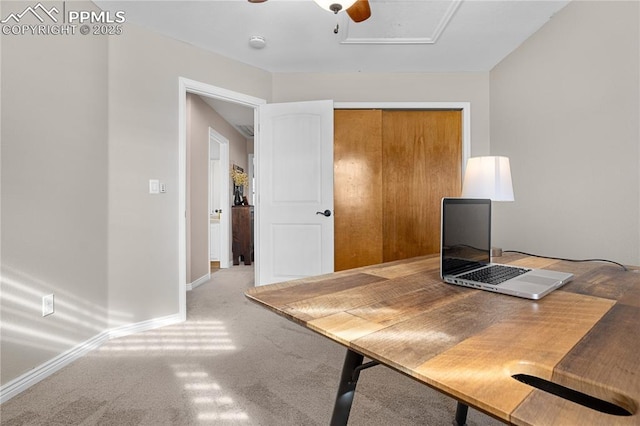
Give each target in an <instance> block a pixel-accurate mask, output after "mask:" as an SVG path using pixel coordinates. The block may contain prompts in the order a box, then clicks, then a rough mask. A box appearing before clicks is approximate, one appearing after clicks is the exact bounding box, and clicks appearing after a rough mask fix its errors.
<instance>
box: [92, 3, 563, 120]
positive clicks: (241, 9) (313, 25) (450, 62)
mask: <svg viewBox="0 0 640 426" xmlns="http://www.w3.org/2000/svg"><path fill="white" fill-rule="evenodd" d="M336 1H339V0H336ZM568 2H569V0H559V1H554V0H542V1H536V0H496V1H485V0H464V1H463V0H369V3H370V6H371V14H372V15H371V18H369V19H368V20H366V21H364V22H361V23H354V22H352V21H351V20H350V19H349V17H348V16H347V15H346V13H344V12H340V13H338V15H334V14H333V13H331V12H328V11H326V10H324V9H322V8H320V7H319V6H318V5H317V4H316V3H314V1H313V0H269V1H266V2H264V3H249V2H248V1H247V0H208V1H207V0H200V1H185V0H180V1H171V0H169V1H167V0H162V1H147V0H143V1H141V0H126V1H116V0H98V1H95V3H96V4H97V5H98V6H99V7H101V8H102V9H104V10H112V11H117V10H123V11H124V12H125V16H126V21H127V22H128V23H133V24H137V25H140V26H142V27H145V28H148V29H151V30H152V31H155V32H158V33H161V34H164V35H166V36H169V37H171V38H174V39H177V40H181V41H184V42H186V43H189V44H192V45H194V46H198V47H200V48H203V49H205V50H209V51H212V52H216V53H219V54H221V55H224V56H226V57H228V58H232V59H235V60H237V61H239V62H243V63H246V64H249V65H252V66H255V67H257V68H261V69H264V70H266V71H269V72H272V73H287V72H332V73H334V72H447V73H449V72H488V71H490V70H491V69H492V68H493V67H494V66H495V65H497V64H498V63H499V62H500V61H501V60H502V59H503V58H504V57H506V56H507V55H508V54H509V53H511V52H512V51H513V50H514V49H516V48H517V47H518V46H519V45H520V44H521V43H522V42H523V41H524V40H526V39H527V38H528V37H529V36H530V35H532V34H533V33H535V32H536V31H537V30H538V29H539V28H540V27H541V26H543V25H544V24H545V23H546V22H547V21H548V20H549V19H551V17H552V16H553V15H554V14H555V13H556V12H558V11H559V10H560V9H562V8H563V7H564V6H566V5H567V4H568ZM336 24H338V26H339V31H338V33H337V34H335V33H334V28H335V27H336ZM252 36H261V37H263V38H264V40H265V42H266V46H265V47H264V48H262V49H255V48H253V47H251V46H249V39H250V38H251V37H252ZM228 106H230V104H229V103H226V105H217V107H216V108H215V109H216V110H217V111H218V112H219V113H220V114H221V115H223V117H225V115H224V114H223V111H222V110H220V108H223V109H224V108H225V107H228ZM232 109H233V108H232ZM239 111H244V113H245V116H247V117H248V116H250V120H249V121H246V122H238V121H237V120H238V119H239V118H231V119H228V118H227V117H225V118H226V119H227V121H229V122H230V123H232V124H238V123H240V124H248V123H249V124H251V123H253V114H252V112H251V111H247V109H246V108H239ZM227 114H229V113H227ZM247 114H248V115H247ZM244 119H246V118H244Z"/></svg>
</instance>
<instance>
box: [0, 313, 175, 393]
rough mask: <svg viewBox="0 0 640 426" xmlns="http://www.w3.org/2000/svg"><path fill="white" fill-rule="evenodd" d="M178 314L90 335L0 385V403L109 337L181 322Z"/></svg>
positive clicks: (100, 344)
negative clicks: (90, 336)
mask: <svg viewBox="0 0 640 426" xmlns="http://www.w3.org/2000/svg"><path fill="white" fill-rule="evenodd" d="M181 321H182V320H181V319H180V315H179V314H175V315H168V316H166V317H161V318H156V319H152V320H148V321H142V322H139V323H136V324H129V325H125V326H122V327H117V328H113V329H111V330H106V331H103V332H102V333H100V334H98V335H96V336H94V337H92V338H91V339H89V340H87V341H85V342H83V343H81V344H79V345H77V346H75V347H74V348H71V349H69V350H68V351H66V352H64V353H62V354H60V355H58V356H56V357H55V358H52V359H50V360H49V361H47V362H45V363H44V364H41V365H39V366H38V367H36V368H34V369H32V370H30V371H29V372H27V373H25V374H23V375H22V376H20V377H17V378H15V379H13V380H11V381H10V382H8V383H6V384H4V385H3V386H2V387H0V404H3V403H4V402H6V401H8V400H9V399H11V398H13V397H14V396H16V395H18V394H19V393H21V392H24V391H25V390H27V389H28V388H29V387H31V386H33V385H35V384H36V383H38V382H40V381H41V380H44V379H46V378H47V377H49V376H50V375H52V374H53V373H55V372H56V371H58V370H60V369H61V368H63V367H66V366H67V365H69V364H71V363H72V362H73V361H75V360H77V359H79V358H80V357H82V356H84V355H86V354H87V353H89V352H91V351H93V350H95V349H97V348H99V347H100V346H102V344H104V343H105V342H106V341H108V340H109V339H113V338H115V337H123V336H128V335H130V334H134V333H140V332H142V331H147V330H153V329H156V328H159V327H164V326H167V325H171V324H176V323H179V322H181Z"/></svg>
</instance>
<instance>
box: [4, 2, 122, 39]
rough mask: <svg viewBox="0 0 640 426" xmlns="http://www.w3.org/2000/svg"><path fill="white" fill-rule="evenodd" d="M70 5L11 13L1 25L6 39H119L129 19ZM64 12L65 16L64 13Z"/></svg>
mask: <svg viewBox="0 0 640 426" xmlns="http://www.w3.org/2000/svg"><path fill="white" fill-rule="evenodd" d="M66 4H67V2H61V3H59V4H58V6H51V7H47V6H44V5H43V4H42V3H37V4H36V5H35V6H27V7H26V8H25V9H24V10H23V11H21V12H12V13H9V15H7V16H6V17H5V18H4V19H2V20H1V21H0V24H2V34H3V35H74V34H76V31H78V32H79V33H80V34H82V35H87V34H93V35H119V34H122V25H121V24H123V23H124V22H125V20H126V18H125V12H124V11H122V10H119V11H116V12H110V11H103V10H101V11H93V10H92V11H88V10H67V8H66ZM61 9H62V12H61V11H60V10H61Z"/></svg>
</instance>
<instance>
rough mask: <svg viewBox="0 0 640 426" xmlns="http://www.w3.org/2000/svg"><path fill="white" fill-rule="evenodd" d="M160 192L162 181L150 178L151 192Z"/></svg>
mask: <svg viewBox="0 0 640 426" xmlns="http://www.w3.org/2000/svg"><path fill="white" fill-rule="evenodd" d="M159 193H160V181H159V180H158V179H149V194H159Z"/></svg>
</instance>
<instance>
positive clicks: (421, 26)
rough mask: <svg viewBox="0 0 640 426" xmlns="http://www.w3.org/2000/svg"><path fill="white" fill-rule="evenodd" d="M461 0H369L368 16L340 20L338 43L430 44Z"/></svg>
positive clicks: (436, 38)
mask: <svg viewBox="0 0 640 426" xmlns="http://www.w3.org/2000/svg"><path fill="white" fill-rule="evenodd" d="M461 3H462V0H433V1H416V0H384V1H375V0H370V5H371V17H370V18H369V19H367V20H366V21H364V22H360V23H353V22H351V21H350V20H348V19H346V20H343V22H342V23H341V26H340V28H341V31H340V33H341V34H342V40H341V41H340V43H341V44H434V43H436V42H437V41H438V38H439V37H440V35H441V34H442V32H443V31H444V30H445V28H446V27H447V25H448V24H449V22H450V21H451V18H452V17H453V15H454V14H455V12H456V10H457V9H458V7H459V6H460V4H461Z"/></svg>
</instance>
